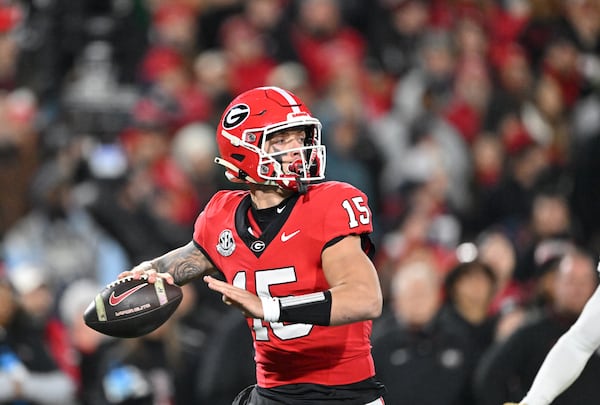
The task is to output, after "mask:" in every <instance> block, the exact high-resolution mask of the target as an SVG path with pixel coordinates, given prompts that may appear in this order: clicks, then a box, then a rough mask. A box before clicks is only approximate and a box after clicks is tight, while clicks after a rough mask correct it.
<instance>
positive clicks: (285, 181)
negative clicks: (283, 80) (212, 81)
mask: <svg viewBox="0 0 600 405" xmlns="http://www.w3.org/2000/svg"><path fill="white" fill-rule="evenodd" d="M290 128H303V129H304V132H305V134H306V137H305V141H304V146H302V147H299V148H295V149H288V150H285V151H283V152H277V153H267V151H266V149H265V142H266V140H267V139H268V138H269V137H270V135H273V134H274V133H277V132H280V131H284V130H289V129H290ZM217 144H218V146H219V152H220V154H221V157H218V158H216V159H215V162H217V163H218V164H220V165H223V166H225V168H226V169H227V171H226V173H225V175H226V176H227V178H228V179H229V180H231V181H234V182H248V183H255V184H265V185H273V186H278V187H281V188H284V189H287V190H302V189H303V188H304V187H305V185H306V183H308V182H311V181H316V180H322V179H324V178H325V146H324V145H321V122H320V121H319V120H318V119H316V118H314V117H313V116H311V114H310V111H309V110H308V108H307V107H306V106H305V105H304V103H303V102H302V101H301V100H300V99H299V98H298V97H296V96H295V95H294V94H292V93H290V92H289V91H287V90H283V89H281V88H279V87H258V88H255V89H252V90H248V91H246V92H244V93H242V94H240V95H239V96H237V97H236V98H235V99H234V100H233V101H232V102H231V103H230V104H229V105H228V106H227V108H226V109H225V112H224V113H223V116H222V117H221V121H220V122H219V126H218V128H217ZM289 153H295V154H297V155H298V156H299V157H298V158H297V159H296V160H295V161H294V162H292V163H290V164H287V165H286V166H287V167H284V165H283V164H282V155H284V154H289Z"/></svg>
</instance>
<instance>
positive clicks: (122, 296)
mask: <svg viewBox="0 0 600 405" xmlns="http://www.w3.org/2000/svg"><path fill="white" fill-rule="evenodd" d="M147 285H148V283H144V284H140V285H136V286H135V287H133V288H130V289H129V290H127V291H125V292H124V293H121V294H119V295H118V296H117V295H115V292H114V291H113V292H112V294H110V297H108V303H109V304H110V305H112V306H113V307H114V306H115V305H119V303H120V302H121V301H123V300H124V299H125V298H127V297H129V296H130V295H131V294H133V293H134V292H136V291H137V290H140V289H142V288H144V287H145V286H147Z"/></svg>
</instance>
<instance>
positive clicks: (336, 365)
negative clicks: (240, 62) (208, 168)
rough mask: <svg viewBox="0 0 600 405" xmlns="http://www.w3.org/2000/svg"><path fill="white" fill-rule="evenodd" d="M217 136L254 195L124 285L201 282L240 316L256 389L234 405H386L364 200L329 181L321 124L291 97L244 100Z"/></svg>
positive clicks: (227, 198)
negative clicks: (374, 349)
mask: <svg viewBox="0 0 600 405" xmlns="http://www.w3.org/2000/svg"><path fill="white" fill-rule="evenodd" d="M216 136H217V143H218V147H219V152H220V156H219V157H217V158H216V159H215V161H216V163H218V164H220V165H222V166H224V167H225V171H226V173H225V174H226V176H227V177H228V178H229V179H230V180H231V181H234V182H241V183H245V184H246V185H247V190H234V191H219V192H217V193H216V194H215V195H214V196H213V198H212V199H211V200H210V201H209V203H208V204H207V205H206V207H205V208H204V210H203V211H202V212H201V213H200V215H199V216H198V218H197V220H196V223H195V227H194V234H193V239H192V241H191V242H190V243H188V244H187V245H185V246H182V247H180V248H178V249H175V250H173V251H170V252H168V253H166V254H164V255H163V256H161V257H158V258H155V259H153V260H150V261H146V262H143V263H141V264H139V265H138V266H136V267H134V268H133V269H132V270H131V271H126V272H124V273H122V274H121V275H120V278H123V277H127V276H130V275H133V276H134V277H140V276H141V275H142V274H146V275H147V276H148V277H149V280H150V281H151V282H152V281H154V280H156V278H157V277H161V278H164V279H165V280H166V281H167V282H169V283H176V284H178V285H181V284H185V283H187V282H189V281H190V280H192V279H195V278H199V277H203V280H204V281H205V282H206V283H207V284H208V286H209V288H210V289H212V290H214V291H217V292H218V293H220V294H222V298H223V301H224V302H225V303H226V304H229V305H233V306H236V307H238V308H239V309H240V310H241V311H242V313H243V314H244V315H245V316H246V317H247V323H248V326H249V328H250V331H251V333H252V336H253V339H254V347H255V352H256V355H255V361H256V376H257V384H256V385H253V386H251V387H248V388H247V389H245V390H244V391H242V392H241V393H240V395H238V397H237V398H236V399H235V401H234V403H235V404H253V405H264V404H281V403H285V404H290V405H293V404H307V403H315V404H321V403H328V404H342V403H343V404H344V405H351V404H356V405H359V404H360V405H364V404H383V399H382V395H383V393H384V391H385V388H384V387H383V385H382V384H381V383H380V382H379V381H378V380H377V378H376V375H375V368H374V364H373V359H372V357H371V345H370V334H371V326H372V320H373V319H374V318H377V317H378V316H379V315H380V314H381V311H382V293H381V287H380V284H379V278H378V275H377V272H376V270H375V267H374V265H373V263H372V261H371V258H370V254H372V253H373V246H372V243H371V240H370V239H369V234H370V233H371V232H372V230H373V223H372V214H371V210H370V208H369V204H368V200H367V196H366V195H365V194H364V193H363V192H362V191H360V190H358V189H357V188H355V187H353V186H351V185H350V184H347V183H341V182H333V181H322V180H324V177H325V163H326V162H325V158H326V154H325V146H324V145H322V144H321V123H320V121H319V120H318V119H316V118H315V117H313V116H312V115H311V113H310V111H309V110H308V108H307V107H306V105H305V104H304V103H303V102H302V101H301V100H300V99H298V98H297V97H296V96H295V95H294V94H292V93H290V92H289V91H286V90H284V89H281V88H278V87H260V88H255V89H252V90H249V91H247V92H245V93H242V94H241V95H239V96H238V97H236V98H235V99H234V100H233V101H232V102H231V103H230V104H229V106H228V107H227V108H226V109H225V111H224V113H223V115H222V118H221V120H220V122H219V125H218V128H217V134H216ZM217 273H220V274H221V275H222V276H223V278H224V279H225V280H226V282H224V281H221V280H220V279H219V278H217V277H214V276H215V274H217Z"/></svg>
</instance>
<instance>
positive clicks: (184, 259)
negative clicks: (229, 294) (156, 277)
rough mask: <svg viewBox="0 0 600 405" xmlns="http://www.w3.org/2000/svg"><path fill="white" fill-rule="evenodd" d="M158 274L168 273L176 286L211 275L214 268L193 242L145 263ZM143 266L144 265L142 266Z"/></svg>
mask: <svg viewBox="0 0 600 405" xmlns="http://www.w3.org/2000/svg"><path fill="white" fill-rule="evenodd" d="M145 264H146V265H147V266H149V268H153V269H155V270H156V271H157V272H159V273H169V274H171V275H172V276H173V280H174V281H175V284H177V285H183V284H186V283H188V282H190V281H191V280H194V279H197V278H199V277H202V276H203V275H206V274H209V273H212V272H213V271H214V267H213V266H212V264H211V263H210V261H209V260H208V259H207V258H206V257H205V256H204V255H203V254H202V252H201V251H200V250H199V249H198V248H196V246H194V244H193V242H190V243H188V244H187V245H185V246H182V247H180V248H177V249H175V250H172V251H170V252H168V253H166V254H164V255H162V256H160V257H157V258H155V259H153V260H150V261H148V262H145ZM142 265H144V263H143V264H142Z"/></svg>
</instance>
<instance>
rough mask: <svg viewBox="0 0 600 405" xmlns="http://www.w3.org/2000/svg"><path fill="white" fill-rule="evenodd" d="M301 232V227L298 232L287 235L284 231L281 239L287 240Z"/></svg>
mask: <svg viewBox="0 0 600 405" xmlns="http://www.w3.org/2000/svg"><path fill="white" fill-rule="evenodd" d="M299 232H300V229H298V230H297V231H296V232H292V233H290V234H289V235H286V234H285V232H284V233H282V234H281V241H282V242H287V241H288V240H290V239H292V238H293V237H294V236H296V235H298V233H299Z"/></svg>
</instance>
